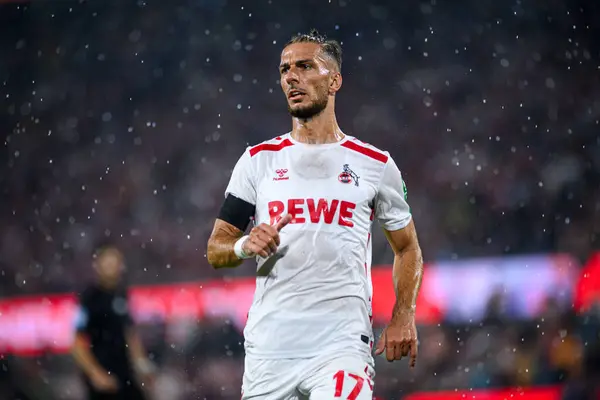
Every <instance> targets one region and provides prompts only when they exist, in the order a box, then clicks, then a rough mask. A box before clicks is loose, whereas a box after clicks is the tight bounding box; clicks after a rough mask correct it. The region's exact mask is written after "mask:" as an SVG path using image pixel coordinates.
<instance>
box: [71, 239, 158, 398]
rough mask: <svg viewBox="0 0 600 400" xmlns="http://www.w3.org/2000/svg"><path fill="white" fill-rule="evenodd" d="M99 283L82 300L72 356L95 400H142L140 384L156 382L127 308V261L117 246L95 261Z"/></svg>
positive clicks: (100, 249)
mask: <svg viewBox="0 0 600 400" xmlns="http://www.w3.org/2000/svg"><path fill="white" fill-rule="evenodd" d="M93 265H94V269H95V272H96V273H97V277H98V281H97V282H96V283H94V284H92V285H90V286H89V287H88V288H87V289H86V290H84V292H83V293H82V294H81V298H80V305H79V310H78V314H77V318H76V322H75V324H76V335H75V343H74V344H73V349H72V354H73V357H74V358H75V361H76V363H77V365H78V366H79V368H80V369H81V371H82V372H83V374H84V382H85V384H86V388H87V392H88V399H90V400H96V399H98V400H100V399H104V400H141V399H144V394H143V392H142V391H141V389H140V387H139V383H140V381H145V382H146V383H151V382H152V381H153V378H154V377H153V373H154V365H153V364H152V363H151V362H150V361H149V360H148V358H147V357H146V352H145V351H144V348H143V347H142V344H141V340H140V338H139V336H138V334H137V333H136V331H135V328H134V326H133V321H132V319H131V316H130V314H129V310H128V307H127V294H126V293H125V291H124V290H123V288H122V285H121V278H122V274H123V271H124V268H125V264H124V257H123V254H122V253H121V251H120V250H119V249H118V248H117V247H115V246H114V245H102V246H99V247H98V248H97V249H96V250H95V252H94V261H93Z"/></svg>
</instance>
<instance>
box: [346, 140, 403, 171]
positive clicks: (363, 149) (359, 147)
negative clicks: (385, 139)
mask: <svg viewBox="0 0 600 400" xmlns="http://www.w3.org/2000/svg"><path fill="white" fill-rule="evenodd" d="M342 147H345V148H346V149H348V150H349V151H352V152H355V153H358V154H361V155H362V156H363V157H365V159H367V160H370V161H373V162H376V163H379V164H381V165H385V164H387V162H388V160H389V159H390V158H391V157H390V153H389V152H387V151H384V150H381V149H379V148H377V147H375V146H373V145H371V144H369V143H365V142H363V141H361V140H358V139H357V138H355V137H353V136H348V140H346V141H345V142H344V143H342Z"/></svg>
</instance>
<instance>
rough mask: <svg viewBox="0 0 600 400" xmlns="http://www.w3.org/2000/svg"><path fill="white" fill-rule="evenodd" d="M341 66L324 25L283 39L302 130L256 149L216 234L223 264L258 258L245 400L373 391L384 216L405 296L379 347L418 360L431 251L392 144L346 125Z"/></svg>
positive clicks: (293, 110) (218, 263)
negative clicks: (375, 295) (419, 304)
mask: <svg viewBox="0 0 600 400" xmlns="http://www.w3.org/2000/svg"><path fill="white" fill-rule="evenodd" d="M341 64H342V50H341V47H340V45H339V44H338V43H337V42H336V41H334V40H327V39H326V38H325V37H323V36H321V35H319V33H318V32H316V31H311V32H310V33H309V34H301V35H298V36H295V37H293V38H292V40H290V41H289V42H288V43H287V44H286V45H285V47H284V49H283V51H282V53H281V62H280V65H279V73H280V79H281V87H282V89H283V93H284V94H285V96H286V98H287V105H288V110H289V112H290V114H291V116H292V125H293V127H292V131H291V132H290V133H287V134H285V135H281V136H278V137H276V138H274V139H272V140H268V141H266V142H263V143H261V144H258V145H256V146H252V147H249V148H247V149H246V151H245V152H244V154H243V155H242V156H241V158H240V159H239V160H238V162H237V164H236V166H235V168H234V170H233V173H232V176H231V179H230V181H229V185H228V187H227V189H226V191H225V201H224V203H223V205H222V207H221V210H220V212H219V215H218V218H217V220H216V222H215V225H214V229H213V232H212V234H211V237H210V239H209V241H208V250H207V257H208V261H209V263H210V264H212V265H213V266H214V267H215V268H224V267H236V266H239V265H240V264H241V263H242V262H243V260H244V259H248V258H255V259H256V261H257V263H258V266H257V279H256V292H255V295H254V300H253V304H252V307H251V308H250V312H249V314H248V322H247V324H246V328H245V330H244V335H245V350H246V360H245V371H244V378H243V383H242V399H265V400H267V399H278V400H288V399H311V400H315V399H316V400H325V399H327V400H331V399H336V398H340V399H350V400H352V399H354V400H356V399H358V400H364V399H372V397H373V376H374V371H373V357H372V354H371V350H372V346H373V331H372V327H371V319H372V317H371V298H372V292H373V289H372V283H371V265H370V264H371V225H372V221H373V220H374V219H377V220H378V222H379V223H380V225H382V227H383V229H384V231H385V234H386V236H387V238H388V241H389V243H390V245H391V247H392V249H393V251H394V254H395V257H394V267H393V277H394V285H395V287H396V295H397V300H396V304H395V306H394V309H393V310H392V318H391V321H390V323H389V325H388V326H387V327H386V328H385V330H384V331H383V334H382V336H381V338H380V339H379V342H378V343H377V346H376V351H375V353H376V354H384V353H385V357H386V358H387V360H389V361H393V360H399V359H401V358H402V357H405V356H410V364H411V366H414V364H415V361H416V357H417V332H416V327H415V305H416V299H417V294H418V291H419V287H420V284H421V277H422V257H421V250H420V247H419V244H418V241H417V235H416V232H415V227H414V223H413V221H412V218H411V214H410V209H409V206H408V204H407V202H406V187H405V185H404V182H403V180H402V176H401V174H400V171H399V170H398V167H397V166H396V164H395V163H394V161H393V160H392V158H391V157H390V155H389V153H387V152H384V151H381V150H379V149H377V148H375V147H374V146H371V145H369V144H366V143H363V142H361V141H359V140H358V139H356V138H354V137H352V136H349V135H346V134H344V133H343V132H342V130H341V129H340V127H339V126H338V124H337V121H336V117H335V110H334V109H335V98H336V94H337V92H338V91H339V90H340V88H341V86H342V75H341V73H340V71H341ZM251 220H252V221H253V222H254V226H253V228H252V229H251V230H250V232H249V234H248V235H244V232H245V230H246V229H247V227H248V225H249V223H250V221H251Z"/></svg>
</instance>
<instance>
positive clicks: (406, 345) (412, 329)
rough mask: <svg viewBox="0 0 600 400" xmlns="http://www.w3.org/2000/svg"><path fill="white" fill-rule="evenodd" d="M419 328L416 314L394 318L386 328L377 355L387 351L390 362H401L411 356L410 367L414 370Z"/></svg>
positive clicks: (386, 354) (380, 339)
mask: <svg viewBox="0 0 600 400" xmlns="http://www.w3.org/2000/svg"><path fill="white" fill-rule="evenodd" d="M417 347H418V341H417V326H416V324H415V314H414V312H407V313H405V314H400V315H398V316H397V317H394V318H392V322H390V324H389V325H388V326H386V327H385V329H384V330H383V333H382V334H381V337H380V338H379V342H377V347H376V348H375V354H376V355H380V354H382V353H383V352H384V351H385V358H386V359H387V360H388V361H394V360H401V359H402V357H408V356H409V355H410V364H409V365H410V367H411V368H414V367H415V364H416V363H417V354H418V348H417Z"/></svg>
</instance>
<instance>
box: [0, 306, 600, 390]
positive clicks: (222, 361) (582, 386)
mask: <svg viewBox="0 0 600 400" xmlns="http://www.w3.org/2000/svg"><path fill="white" fill-rule="evenodd" d="M492 305H493V302H491V303H490V307H489V312H488V314H487V316H486V318H485V319H483V320H482V321H480V322H474V323H472V324H470V325H453V324H442V325H438V326H423V327H420V328H419V332H420V333H419V334H420V339H419V340H420V348H419V359H418V363H417V367H416V368H415V369H414V370H409V368H408V366H407V362H405V361H403V362H399V363H398V362H396V363H388V362H387V361H385V359H383V358H377V360H376V373H377V375H376V378H375V394H376V396H377V398H378V399H382V400H396V399H402V398H404V397H405V396H407V395H410V394H411V393H414V392H417V391H432V390H450V391H454V390H461V389H462V390H476V389H483V388H493V387H525V386H529V385H545V386H547V385H554V384H561V385H563V389H562V391H563V396H562V399H563V400H596V399H597V397H594V396H598V395H600V391H599V389H600V387H598V382H600V381H599V379H600V338H599V337H598V332H599V329H600V319H599V318H598V316H599V315H600V314H596V315H588V316H580V317H576V316H574V315H570V314H568V313H567V314H565V313H560V312H558V311H557V309H556V308H555V307H553V306H552V305H551V304H550V305H549V307H548V308H547V311H546V313H545V314H544V315H543V316H541V317H540V318H538V319H536V320H534V321H528V322H520V323H518V322H516V321H509V320H507V319H506V318H505V316H503V315H502V314H499V313H497V312H495V309H494V307H493V306H492ZM380 328H381V327H378V328H377V329H376V333H379V332H381V330H380ZM140 331H141V332H142V334H143V339H144V342H145V344H146V347H147V348H148V350H149V352H150V355H151V358H152V359H153V360H154V362H155V363H156V364H157V365H158V367H159V374H158V376H157V380H156V382H155V385H154V387H153V389H152V390H151V393H152V394H153V396H154V397H153V399H155V400H205V399H206V400H237V399H239V396H240V383H241V377H242V373H243V358H242V357H243V345H242V343H243V338H242V336H241V334H240V333H239V332H238V331H237V330H236V329H235V328H234V327H233V326H232V325H231V324H230V322H229V321H226V320H210V319H206V320H201V321H180V322H179V323H176V324H173V325H164V324H162V323H158V322H156V323H152V322H148V323H145V324H144V325H142V326H141V329H140ZM0 364H3V365H2V366H3V368H2V369H0V393H2V394H4V396H5V397H1V395H0V398H1V399H2V400H15V399H21V400H26V399H44V400H79V399H82V398H84V395H83V392H82V389H83V388H82V381H81V376H80V375H78V374H77V373H76V372H75V368H74V365H73V362H72V360H71V359H70V358H69V357H67V356H59V357H57V356H52V355H45V356H40V357H37V358H10V357H9V358H5V359H4V360H0ZM11 391H12V392H11ZM13 393H14V394H13ZM11 395H12V396H14V397H10V396H11Z"/></svg>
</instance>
